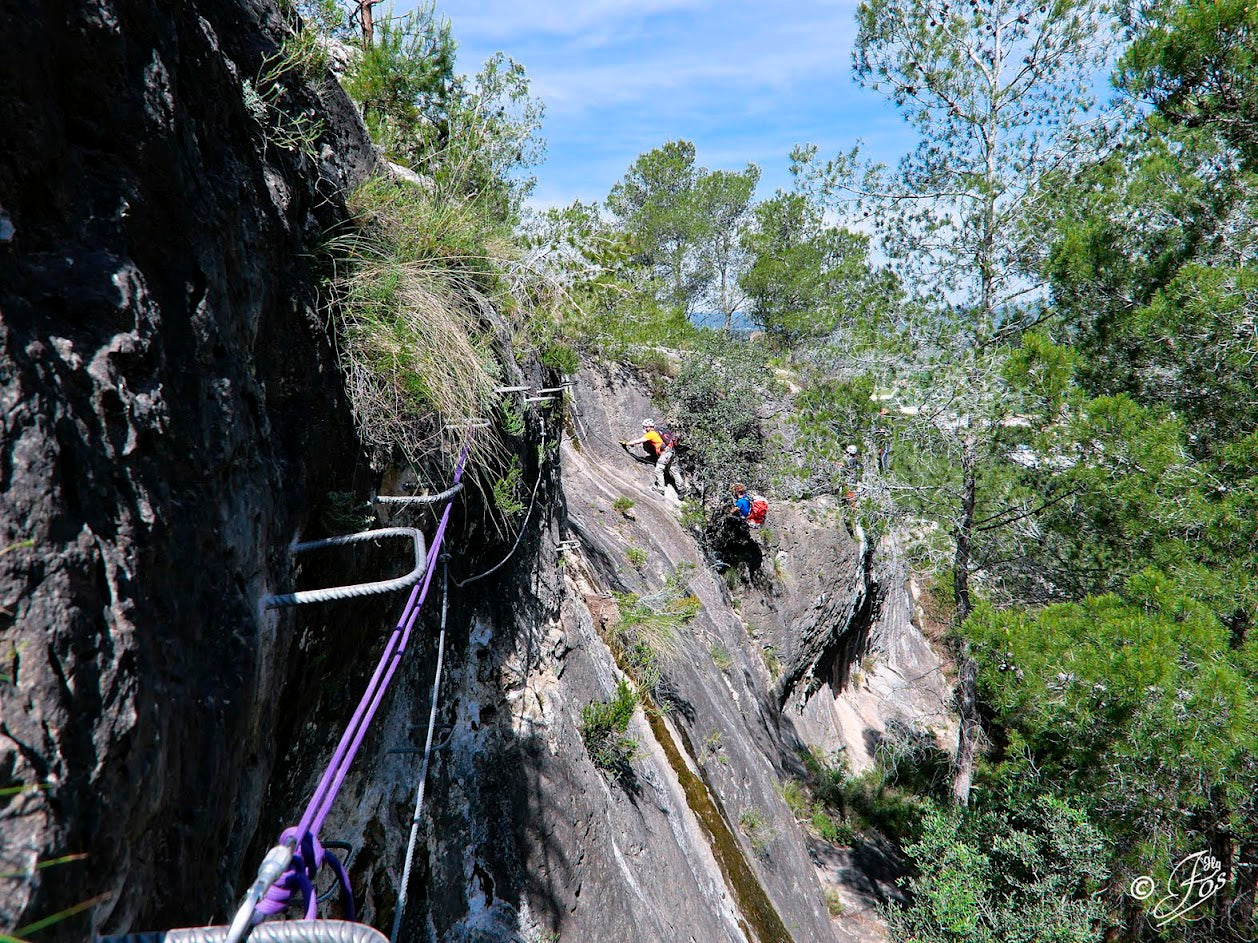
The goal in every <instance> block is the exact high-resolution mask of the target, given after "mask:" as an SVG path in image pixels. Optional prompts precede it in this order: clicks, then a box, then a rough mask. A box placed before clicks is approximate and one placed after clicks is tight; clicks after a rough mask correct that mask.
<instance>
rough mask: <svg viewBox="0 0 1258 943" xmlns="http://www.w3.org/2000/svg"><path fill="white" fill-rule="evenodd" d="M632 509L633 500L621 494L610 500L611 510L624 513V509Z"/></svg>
mask: <svg viewBox="0 0 1258 943" xmlns="http://www.w3.org/2000/svg"><path fill="white" fill-rule="evenodd" d="M632 509H633V501H632V499H630V498H626V497H624V496H623V495H622V496H621V497H619V498H617V499H616V500H615V501H613V502H612V510H613V511H618V512H619V513H621V514H624V513H625V512H626V511H629V510H632Z"/></svg>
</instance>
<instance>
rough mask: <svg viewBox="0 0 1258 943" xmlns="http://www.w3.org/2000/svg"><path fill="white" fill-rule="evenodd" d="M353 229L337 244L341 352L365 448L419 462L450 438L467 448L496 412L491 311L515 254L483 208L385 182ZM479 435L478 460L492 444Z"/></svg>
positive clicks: (358, 195) (366, 193)
mask: <svg viewBox="0 0 1258 943" xmlns="http://www.w3.org/2000/svg"><path fill="white" fill-rule="evenodd" d="M350 209H351V211H352V212H353V214H354V217H355V221H356V223H357V228H356V230H355V231H354V232H353V233H351V234H348V235H343V236H340V237H338V238H336V239H335V240H333V242H332V246H331V248H332V254H333V257H334V258H335V259H336V274H335V277H334V279H333V287H334V293H335V301H336V310H338V311H339V317H340V324H339V330H338V332H337V341H338V355H339V360H340V363H341V367H342V369H343V370H344V372H345V376H346V387H347V390H348V392H349V396H350V401H351V404H352V407H353V411H354V418H355V420H356V422H357V423H358V426H359V429H360V431H361V434H362V436H363V439H364V441H365V442H366V443H367V444H368V445H370V446H372V447H374V448H375V449H377V450H378V452H379V453H380V454H382V455H385V456H388V455H391V454H392V452H393V450H394V449H395V448H396V449H399V450H400V451H401V452H402V454H403V455H404V456H405V457H406V458H407V459H408V460H410V461H412V462H415V463H418V462H419V460H420V459H421V458H422V457H423V456H424V455H425V454H426V453H429V452H431V451H432V450H433V449H435V448H437V447H438V446H444V447H446V448H450V447H458V446H459V445H460V444H461V441H455V442H450V441H445V442H443V441H442V440H441V433H442V430H443V429H448V430H450V431H451V432H453V433H454V438H455V439H457V440H465V439H466V437H467V433H466V429H467V423H466V421H467V420H468V419H473V418H480V417H484V416H486V415H487V414H489V412H490V409H491V406H492V405H493V402H494V398H495V394H494V387H495V386H496V385H498V383H499V382H500V380H499V378H500V376H501V368H500V367H499V365H498V363H497V361H496V359H495V357H494V353H493V349H492V343H491V336H490V332H489V327H488V324H487V322H486V319H485V318H484V317H483V315H482V312H483V311H484V310H485V309H486V308H488V307H491V306H492V303H493V302H492V296H493V293H494V292H495V289H496V286H497V275H496V263H495V255H494V254H495V253H503V254H505V253H507V252H509V251H510V249H509V243H508V242H506V241H505V240H503V239H502V238H500V237H499V234H498V231H497V227H496V226H495V225H494V224H493V223H492V221H491V220H490V219H489V218H487V217H486V216H485V215H484V214H483V213H481V212H480V211H478V209H477V208H476V207H475V205H473V204H470V203H449V202H444V203H439V202H437V201H435V200H434V199H433V197H432V196H431V195H430V194H428V193H426V192H425V191H424V190H423V189H421V188H418V187H413V186H409V185H402V184H398V183H395V182H393V181H391V180H388V179H386V178H381V177H375V178H372V179H370V180H368V181H367V182H366V183H364V184H363V185H362V186H361V187H359V188H358V190H356V191H355V192H354V194H353V195H352V196H351V198H350ZM490 439H491V437H489V436H484V435H482V436H480V437H478V440H477V448H478V451H480V452H481V453H482V456H483V453H484V450H485V449H486V448H490V447H491V441H490Z"/></svg>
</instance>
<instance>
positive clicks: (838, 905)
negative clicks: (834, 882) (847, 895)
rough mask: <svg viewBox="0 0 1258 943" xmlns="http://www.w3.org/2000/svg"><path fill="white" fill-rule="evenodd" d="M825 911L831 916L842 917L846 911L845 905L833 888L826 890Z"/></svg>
mask: <svg viewBox="0 0 1258 943" xmlns="http://www.w3.org/2000/svg"><path fill="white" fill-rule="evenodd" d="M826 911H827V912H828V913H829V914H830V916H831V917H842V916H843V914H844V913H846V912H847V906H846V905H845V904H844V903H843V898H842V897H841V896H840V895H839V892H838V891H836V890H834V889H833V888H830V889H829V890H827V891H826Z"/></svg>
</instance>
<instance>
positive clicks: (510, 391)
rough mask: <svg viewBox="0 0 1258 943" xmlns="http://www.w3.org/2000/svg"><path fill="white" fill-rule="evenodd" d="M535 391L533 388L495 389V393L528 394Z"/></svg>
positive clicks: (507, 387)
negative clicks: (532, 390)
mask: <svg viewBox="0 0 1258 943" xmlns="http://www.w3.org/2000/svg"><path fill="white" fill-rule="evenodd" d="M531 389H533V387H531V386H498V387H495V388H494V392H495V393H527V392H528V391H529V390H531Z"/></svg>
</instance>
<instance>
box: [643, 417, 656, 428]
mask: <svg viewBox="0 0 1258 943" xmlns="http://www.w3.org/2000/svg"><path fill="white" fill-rule="evenodd" d="M642 428H643V429H654V428H655V420H654V419H643V420H642Z"/></svg>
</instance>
